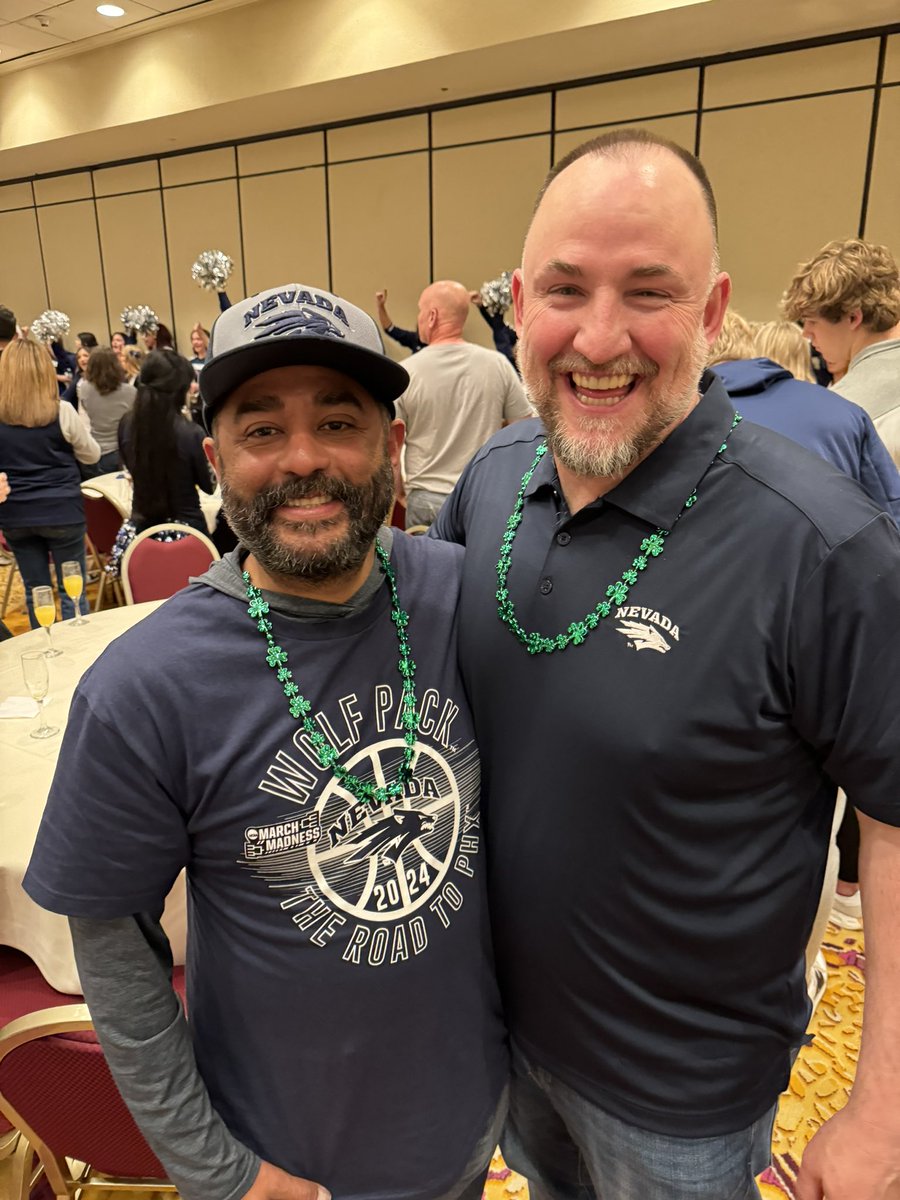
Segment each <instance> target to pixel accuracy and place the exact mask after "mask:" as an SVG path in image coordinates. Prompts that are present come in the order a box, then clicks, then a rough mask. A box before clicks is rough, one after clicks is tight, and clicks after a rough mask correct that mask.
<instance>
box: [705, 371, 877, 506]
mask: <svg viewBox="0 0 900 1200" xmlns="http://www.w3.org/2000/svg"><path fill="white" fill-rule="evenodd" d="M712 370H713V371H715V373H716V374H717V375H718V376H719V378H720V379H721V380H722V382H723V383H724V384H725V388H726V390H727V392H728V395H729V396H730V397H731V399H732V400H733V401H734V403H735V407H736V408H737V409H738V410H739V411H740V413H741V415H742V416H744V417H746V418H747V420H748V421H755V422H756V424H757V425H764V426H765V427H766V429H773V430H774V431H775V432H776V433H780V434H782V435H783V436H784V437H787V438H790V439H791V441H793V442H798V443H799V444H800V445H801V446H805V447H806V448H807V450H812V451H813V452H814V453H815V454H818V455H819V456H820V457H821V458H824V459H825V460H826V461H827V462H830V463H831V464H832V465H833V466H835V467H837V468H838V470H840V471H843V472H844V473H845V474H847V475H850V476H851V477H852V478H853V479H855V480H856V482H857V483H859V484H860V485H861V486H862V487H863V488H865V490H866V491H867V492H868V494H869V496H870V497H871V498H872V500H874V501H875V503H876V504H877V505H878V506H879V508H883V509H884V511H885V512H886V513H890V515H891V516H892V517H893V518H894V522H895V523H896V524H897V525H900V472H898V470H897V468H896V466H895V465H894V461H893V459H892V458H891V456H890V454H889V453H888V450H887V447H886V446H885V444H884V442H883V441H882V440H881V438H880V437H879V436H878V434H877V432H876V431H875V426H874V425H873V424H872V420H871V418H870V417H869V415H868V414H867V413H866V412H864V410H863V409H861V408H860V407H859V405H858V404H853V403H851V401H849V400H845V399H844V397H843V396H839V395H838V394H837V392H830V391H828V389H827V388H823V387H819V386H818V384H815V383H804V382H803V380H800V379H795V378H794V376H793V375H792V374H791V373H790V371H787V370H785V368H784V367H780V366H779V365H778V363H774V362H772V361H771V359H768V358H749V359H739V360H735V361H733V362H724V363H716V364H715V366H714V367H713V368H712Z"/></svg>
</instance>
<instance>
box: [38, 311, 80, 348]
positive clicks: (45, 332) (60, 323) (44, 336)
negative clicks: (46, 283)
mask: <svg viewBox="0 0 900 1200" xmlns="http://www.w3.org/2000/svg"><path fill="white" fill-rule="evenodd" d="M70 325H71V321H70V320H69V318H68V317H67V316H66V314H65V313H64V312H59V311H58V310H57V309H55V308H48V309H47V310H46V312H42V313H41V315H40V316H39V317H35V318H34V320H33V321H32V322H31V333H32V335H33V336H34V337H36V338H37V340H38V341H39V342H44V343H45V345H48V346H49V345H50V343H51V342H58V341H59V340H60V338H62V337H65V335H66V334H67V333H68V332H69V327H70Z"/></svg>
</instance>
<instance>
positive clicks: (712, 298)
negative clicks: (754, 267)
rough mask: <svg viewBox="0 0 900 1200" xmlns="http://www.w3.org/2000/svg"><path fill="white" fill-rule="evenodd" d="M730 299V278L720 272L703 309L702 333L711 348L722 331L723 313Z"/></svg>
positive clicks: (726, 309)
mask: <svg viewBox="0 0 900 1200" xmlns="http://www.w3.org/2000/svg"><path fill="white" fill-rule="evenodd" d="M730 299H731V276H730V275H727V274H726V273H725V272H724V271H720V272H719V274H718V275H717V276H716V281H715V283H714V284H713V285H712V290H711V291H710V293H709V296H708V297H707V299H706V306H705V307H704V309H703V333H704V336H705V338H706V341H707V343H708V344H709V345H710V346H711V345H712V344H713V342H714V341H715V340H716V338H717V337H718V336H719V333H720V332H721V329H722V323H723V322H724V320H725V313H726V312H727V311H728V301H729V300H730Z"/></svg>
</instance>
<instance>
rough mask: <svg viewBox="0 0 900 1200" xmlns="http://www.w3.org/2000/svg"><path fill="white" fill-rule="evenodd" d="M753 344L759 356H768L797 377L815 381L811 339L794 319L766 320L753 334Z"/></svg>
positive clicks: (806, 381)
mask: <svg viewBox="0 0 900 1200" xmlns="http://www.w3.org/2000/svg"><path fill="white" fill-rule="evenodd" d="M753 345H754V348H755V351H756V355H757V357H759V358H768V359H770V360H771V361H772V362H773V363H778V365H779V367H784V369H785V370H786V371H790V373H791V374H792V375H793V377H794V378H795V379H802V380H803V381H804V383H815V382H816V377H815V375H814V374H813V369H812V357H811V356H810V346H809V341H808V340H807V339H806V338H805V337H804V336H803V334H802V333H801V332H800V327H799V326H798V325H795V324H794V323H793V322H792V321H765V322H764V323H763V324H762V325H758V326H757V328H756V331H755V333H754V334H753Z"/></svg>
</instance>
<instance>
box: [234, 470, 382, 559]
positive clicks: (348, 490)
mask: <svg viewBox="0 0 900 1200" xmlns="http://www.w3.org/2000/svg"><path fill="white" fill-rule="evenodd" d="M314 495H315V496H318V495H323V496H327V497H328V498H329V499H331V500H340V501H341V502H342V504H343V505H344V513H346V525H347V528H346V531H345V532H344V534H343V535H342V536H340V537H338V538H336V539H335V540H334V541H331V542H328V543H326V544H324V545H322V546H320V547H317V548H312V549H308V550H305V549H301V548H299V547H295V546H292V545H290V543H289V542H288V541H287V540H285V541H282V540H281V539H280V537H279V532H278V531H279V529H284V531H285V532H286V533H290V531H291V530H292V529H296V530H299V531H301V532H304V533H309V534H315V533H319V532H321V531H322V530H327V529H329V528H334V529H336V528H338V526H339V525H340V523H341V521H343V520H344V513H341V514H339V515H338V516H337V517H333V518H331V519H330V520H327V521H310V522H304V521H303V520H302V519H299V518H300V513H299V511H298V520H296V521H291V522H289V523H286V522H284V521H279V522H278V523H277V524H273V522H272V520H271V515H272V513H273V512H274V511H275V509H276V508H278V507H279V505H282V504H288V503H290V502H291V501H293V500H302V499H304V498H305V497H307V496H314ZM393 496H394V471H393V468H392V466H391V462H390V459H389V458H388V456H387V455H386V454H385V456H384V458H383V460H382V462H381V463H380V464H379V466H378V467H377V468H376V470H375V473H374V474H373V475H372V477H371V478H370V479H369V481H368V483H363V484H352V483H348V482H347V481H346V480H344V479H339V478H337V477H335V476H331V475H326V474H325V473H324V471H316V472H315V474H313V475H307V476H304V477H302V478H300V477H298V478H296V479H294V480H291V481H290V482H288V483H284V484H281V485H279V486H277V487H271V488H266V489H265V491H262V492H258V493H257V494H256V495H255V496H253V497H251V498H250V499H249V500H247V499H245V498H244V497H243V496H241V495H240V494H239V493H237V492H236V491H235V490H234V489H233V488H232V487H231V486H230V485H229V483H228V480H227V478H226V477H225V476H224V475H223V477H222V509H223V511H224V513H225V516H226V517H227V518H228V524H229V525H230V526H231V528H232V529H233V530H234V533H235V535H236V537H237V539H238V541H239V542H240V543H241V545H242V546H245V547H246V549H247V550H249V551H250V553H251V554H252V555H253V557H254V558H255V559H256V560H257V562H259V564H260V565H261V566H262V567H263V568H264V569H265V570H266V571H267V572H268V573H269V574H270V575H272V576H275V577H278V576H280V577H282V578H285V579H302V580H305V581H306V582H308V583H323V582H324V581H325V580H328V579H334V578H339V577H340V576H343V575H348V574H350V573H352V572H353V571H355V570H357V569H358V568H359V567H360V566H361V565H362V563H363V561H364V560H365V557H366V555H367V554H368V553H369V551H370V550H371V549H372V545H373V542H374V540H375V535H376V534H377V532H378V529H379V527H380V526H381V523H382V521H383V520H384V518H385V517H386V516H387V513H388V510H389V508H390V506H391V501H392V500H393Z"/></svg>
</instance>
